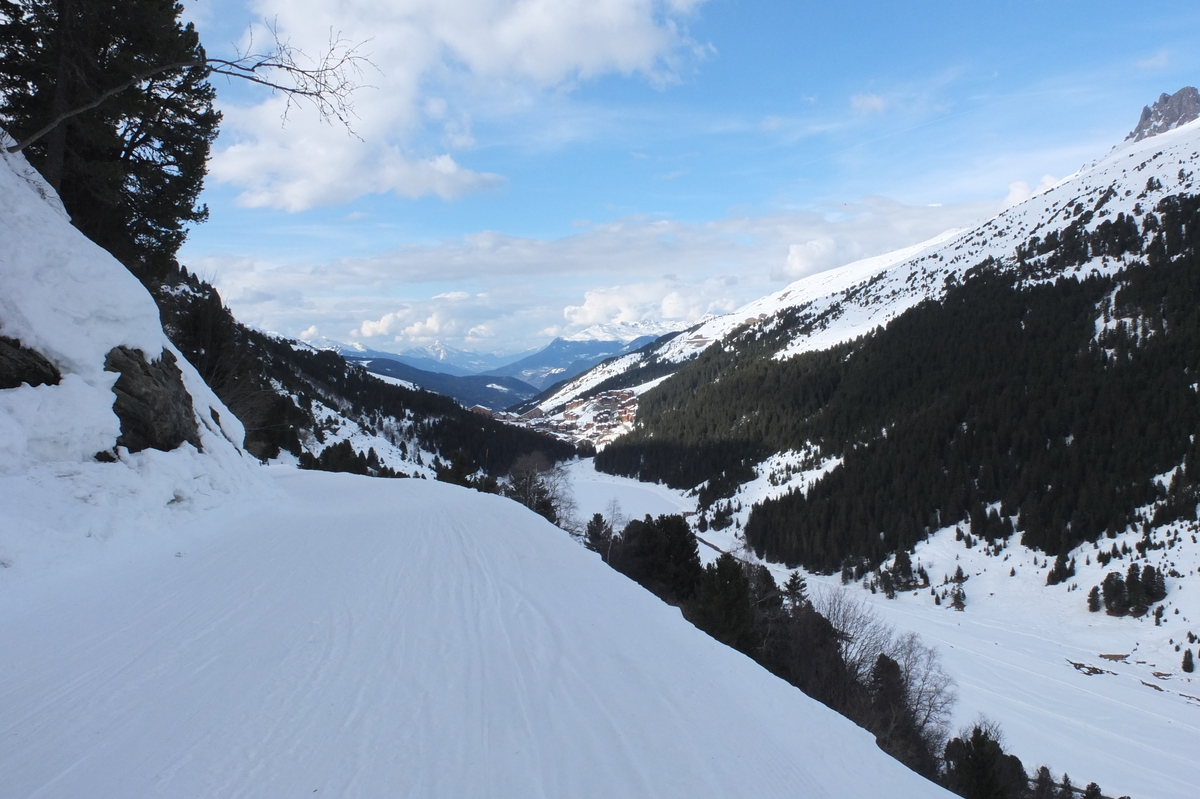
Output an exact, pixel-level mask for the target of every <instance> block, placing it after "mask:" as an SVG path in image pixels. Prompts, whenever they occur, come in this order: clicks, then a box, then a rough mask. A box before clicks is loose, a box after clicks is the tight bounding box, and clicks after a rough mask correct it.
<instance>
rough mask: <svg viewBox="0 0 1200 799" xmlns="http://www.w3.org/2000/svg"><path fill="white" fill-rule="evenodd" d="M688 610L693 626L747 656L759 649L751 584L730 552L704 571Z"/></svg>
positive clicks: (725, 553)
mask: <svg viewBox="0 0 1200 799" xmlns="http://www.w3.org/2000/svg"><path fill="white" fill-rule="evenodd" d="M687 609H688V619H689V620H690V621H691V622H692V624H695V625H696V626H697V627H699V628H700V629H701V630H703V631H704V632H706V633H708V634H709V635H711V636H712V637H713V638H715V639H717V640H718V641H720V642H721V643H723V644H726V645H727V646H731V647H733V648H734V649H736V650H738V651H739V652H746V653H750V652H753V651H754V649H755V647H756V646H757V644H758V637H757V636H756V635H755V631H754V607H753V605H752V604H751V602H750V582H749V580H747V578H746V573H745V572H744V571H743V569H742V564H740V563H739V562H738V561H737V559H736V558H734V557H733V556H732V555H730V554H729V553H728V552H724V553H722V554H721V556H720V557H719V558H717V560H716V562H714V563H710V564H708V566H706V567H705V568H704V571H703V572H702V573H701V574H700V579H699V580H698V581H697V583H696V590H695V593H694V594H693V595H692V599H691V601H690V602H689V603H688V606H687Z"/></svg>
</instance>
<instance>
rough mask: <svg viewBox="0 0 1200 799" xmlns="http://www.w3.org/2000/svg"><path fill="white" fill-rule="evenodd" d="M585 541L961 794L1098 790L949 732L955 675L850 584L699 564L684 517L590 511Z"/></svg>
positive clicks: (992, 732) (1003, 798)
mask: <svg viewBox="0 0 1200 799" xmlns="http://www.w3.org/2000/svg"><path fill="white" fill-rule="evenodd" d="M584 544H585V545H586V546H587V547H588V548H589V549H591V550H592V551H593V552H596V553H597V554H599V556H600V557H601V559H602V560H603V561H604V562H605V563H607V564H608V565H609V566H611V567H612V568H614V569H616V570H617V571H619V572H621V573H622V574H625V575H626V576H627V577H629V578H631V579H633V580H634V581H636V582H637V583H639V584H640V585H642V586H643V587H645V588H646V589H648V590H650V591H651V592H652V593H654V594H655V595H656V596H658V597H659V598H660V599H662V600H663V601H665V602H668V603H670V604H672V605H676V606H678V607H679V608H680V609H681V610H682V611H683V614H684V616H685V618H687V619H688V620H689V621H690V622H692V624H694V625H695V626H696V627H697V628H699V629H700V630H702V631H704V632H705V633H707V634H708V635H710V636H712V637H713V638H714V639H716V640H717V641H720V642H721V643H723V644H725V645H727V646H730V647H733V648H734V649H736V650H738V651H739V652H742V653H743V654H745V655H747V656H748V657H750V658H752V659H753V660H754V661H755V662H757V663H758V664H759V665H761V666H763V667H764V668H765V669H767V670H768V671H770V672H771V673H772V674H775V675H776V676H778V677H780V678H782V679H784V680H786V681H787V682H789V683H790V684H792V685H794V686H796V687H797V688H799V689H800V690H801V691H803V692H804V693H805V694H807V695H808V696H810V697H812V698H814V699H816V700H817V701H819V702H821V703H823V704H825V705H826V706H828V707H829V708H831V709H833V710H835V711H837V712H839V713H841V714H842V715H844V716H846V717H848V718H850V719H851V720H852V721H854V722H855V723H857V724H858V725H859V726H861V727H864V728H865V729H867V730H869V731H870V732H872V733H873V734H874V735H875V736H876V742H877V744H878V745H879V747H880V748H881V749H882V750H883V751H885V752H887V753H888V754H889V755H891V756H892V757H895V758H896V759H897V760H899V761H900V762H901V763H904V764H905V765H906V766H908V767H909V768H911V769H912V770H914V771H916V772H917V773H919V774H921V775H923V776H925V777H927V778H928V779H931V780H933V781H935V782H939V783H940V784H942V785H943V786H945V787H946V788H948V789H949V790H951V791H953V792H955V793H957V794H958V795H960V796H963V797H966V799H1059V797H1062V798H1063V799H1066V797H1068V796H1071V797H1073V794H1074V793H1076V792H1078V793H1082V794H1083V795H1084V796H1085V797H1087V799H1092V798H1093V797H1096V798H1098V797H1100V789H1099V787H1098V786H1096V784H1095V783H1092V784H1090V785H1088V787H1087V789H1086V790H1080V791H1077V789H1074V788H1073V787H1072V786H1071V783H1070V778H1069V777H1067V776H1066V775H1064V776H1063V778H1062V781H1061V782H1056V781H1055V780H1054V779H1053V778H1052V777H1051V775H1050V771H1049V769H1047V768H1045V767H1042V768H1040V769H1039V770H1038V771H1036V772H1035V773H1034V774H1033V775H1032V776H1031V775H1027V774H1026V772H1025V768H1024V766H1023V765H1022V763H1021V761H1020V759H1019V758H1017V757H1016V756H1014V755H1011V754H1008V753H1006V752H1005V751H1004V748H1003V736H1002V735H1001V734H1000V731H999V728H998V727H997V726H996V725H994V724H991V723H988V722H986V721H983V722H980V723H977V724H974V725H972V726H971V727H970V728H968V729H966V730H963V731H962V732H960V733H959V734H958V735H957V736H955V737H953V738H950V737H949V735H948V734H947V730H948V722H949V718H950V711H951V709H952V706H953V703H954V701H955V695H954V691H953V682H952V681H951V680H950V678H949V677H948V676H947V675H946V674H945V672H944V671H942V669H941V666H940V663H939V659H938V655H937V652H936V651H935V650H933V649H930V648H929V647H926V646H925V645H924V644H923V643H922V642H921V640H920V639H919V638H918V637H917V636H916V635H915V634H911V633H910V634H906V635H898V634H896V632H895V631H894V630H893V629H891V628H890V627H889V626H888V625H886V624H884V623H883V622H882V621H880V620H879V618H878V617H877V616H876V615H875V614H874V613H873V612H872V611H871V610H870V609H869V608H868V607H867V606H866V605H864V604H862V603H861V602H859V601H857V600H855V599H854V598H852V596H851V595H850V594H849V593H848V592H846V591H836V592H828V593H823V594H819V595H814V594H812V593H810V591H809V589H808V586H807V585H806V583H805V581H804V579H803V578H802V577H801V576H800V574H799V572H796V571H793V572H792V573H791V575H790V576H789V578H788V580H787V581H786V582H785V583H784V584H783V585H782V586H780V585H778V584H777V583H776V581H775V579H774V577H773V576H772V574H771V572H770V571H769V570H768V569H767V568H766V567H764V566H762V565H758V564H750V563H746V562H744V561H741V560H738V559H737V558H735V557H733V556H732V555H730V554H729V553H723V554H721V556H720V557H718V558H717V559H716V561H714V562H712V563H709V564H708V565H706V566H702V565H701V563H700V558H699V550H698V549H697V542H696V538H695V536H694V535H693V534H692V532H691V530H690V529H689V526H688V523H687V520H685V519H684V518H683V517H682V516H679V515H663V516H659V517H658V518H651V517H650V516H646V517H645V518H643V519H633V520H631V521H629V522H628V523H626V524H625V525H624V527H623V528H622V529H621V530H619V531H618V530H616V529H614V524H613V521H612V520H610V519H608V518H606V517H605V516H604V515H602V514H599V513H597V514H595V515H593V517H592V518H591V519H590V520H589V521H588V523H587V526H586V529H585V532H584Z"/></svg>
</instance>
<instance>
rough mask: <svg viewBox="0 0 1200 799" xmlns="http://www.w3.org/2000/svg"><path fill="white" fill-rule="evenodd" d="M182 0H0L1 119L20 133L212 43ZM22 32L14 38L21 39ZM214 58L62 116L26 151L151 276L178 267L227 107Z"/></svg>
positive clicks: (131, 263)
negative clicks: (213, 72) (218, 106)
mask: <svg viewBox="0 0 1200 799" xmlns="http://www.w3.org/2000/svg"><path fill="white" fill-rule="evenodd" d="M182 11H183V6H182V5H180V4H178V3H176V2H175V0H120V2H117V0H0V17H2V18H3V21H2V22H0V40H2V41H4V42H5V47H4V48H2V49H0V95H3V101H2V102H0V121H2V124H3V125H4V127H5V128H6V129H7V130H8V132H9V133H10V134H11V135H13V137H14V138H16V139H21V138H23V137H25V136H28V135H30V134H32V133H34V132H36V131H38V130H40V129H41V128H43V127H44V126H46V125H47V124H48V123H50V122H51V121H52V120H54V119H55V118H56V117H58V116H59V115H60V114H62V113H65V112H67V111H69V110H72V109H75V108H78V107H81V106H84V105H86V104H87V103H89V102H92V101H94V100H96V99H98V98H100V97H102V96H103V95H104V94H105V93H106V92H107V91H109V90H111V89H113V88H116V87H119V86H122V85H123V84H125V83H127V82H128V81H129V80H130V78H131V77H133V76H135V75H137V74H140V73H142V72H145V71H146V70H147V69H148V68H152V67H157V66H164V65H169V64H176V63H182V62H195V61H196V60H197V59H201V60H202V59H203V58H204V49H203V48H202V47H201V45H200V39H199V36H198V35H197V33H196V31H195V28H194V27H193V26H192V24H191V23H188V24H187V25H186V26H184V25H182V24H181V23H180V20H179V16H180V14H181V13H182ZM9 43H11V46H10V45H9ZM207 78H208V70H207V69H205V68H197V67H192V68H182V67H181V68H179V69H173V70H168V71H165V72H161V73H159V74H157V75H155V76H154V77H152V78H149V79H147V80H143V81H140V82H138V83H136V84H135V85H133V86H132V87H130V88H127V89H125V90H123V91H119V92H117V93H115V94H113V95H112V96H110V97H108V98H107V99H105V100H104V101H103V102H102V103H100V104H99V105H97V106H96V107H95V108H92V109H91V110H88V111H85V112H83V113H80V114H78V115H76V116H73V117H71V118H69V119H67V120H65V121H63V122H61V123H59V124H58V125H57V126H56V127H55V128H54V129H53V130H52V131H51V132H50V133H49V134H47V135H46V136H45V137H43V138H42V139H40V140H38V141H37V142H35V143H34V144H32V145H30V146H29V147H28V148H27V149H26V150H25V151H24V152H25V154H26V156H27V157H28V159H29V161H30V162H31V163H32V164H33V165H34V166H35V167H37V168H38V170H39V171H41V173H42V174H43V176H44V177H45V178H46V180H47V181H48V182H49V183H50V185H51V186H53V187H54V188H55V189H57V190H58V193H59V196H60V197H61V198H62V201H63V204H64V206H65V207H66V209H67V212H68V213H69V214H70V215H71V221H72V223H73V224H74V225H75V226H76V227H77V228H79V230H80V231H82V232H83V233H84V235H86V236H87V237H88V238H90V239H91V240H92V241H94V242H96V243H97V244H99V245H100V246H102V247H104V248H105V249H106V250H108V251H109V252H110V253H111V254H112V255H113V256H115V257H116V258H117V260H119V261H121V262H122V263H123V264H125V265H126V266H127V267H128V268H129V269H130V270H131V271H132V272H134V274H136V275H138V277H140V278H141V279H142V280H143V282H147V283H153V282H155V281H157V280H160V279H162V278H163V277H164V276H166V275H167V274H169V273H170V272H171V271H172V270H174V269H175V268H176V263H175V254H176V253H177V252H178V250H179V247H180V246H181V245H182V244H183V241H184V238H185V237H186V235H187V231H186V226H187V225H188V224H190V223H196V222H201V221H203V220H204V219H205V218H206V217H207V215H208V210H207V208H204V207H197V206H196V200H197V198H198V196H199V193H200V189H201V185H202V182H203V179H204V174H205V170H206V166H205V162H206V160H207V158H208V153H209V148H210V146H211V144H212V141H213V139H214V138H215V137H216V132H217V123H218V122H219V120H220V114H219V113H218V112H217V111H215V110H214V109H213V106H212V101H213V98H214V96H215V92H214V90H213V88H212V86H211V85H210V84H209V83H208V80H207Z"/></svg>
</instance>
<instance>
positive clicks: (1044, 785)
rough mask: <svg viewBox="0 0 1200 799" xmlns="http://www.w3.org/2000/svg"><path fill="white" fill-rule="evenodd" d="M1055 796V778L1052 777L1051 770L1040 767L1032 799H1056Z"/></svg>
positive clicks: (1034, 779)
mask: <svg viewBox="0 0 1200 799" xmlns="http://www.w3.org/2000/svg"><path fill="white" fill-rule="evenodd" d="M1054 794H1055V785H1054V777H1052V776H1051V775H1050V769H1048V768H1046V767H1045V766H1040V767H1038V770H1037V774H1036V775H1035V776H1034V778H1033V785H1032V790H1031V792H1030V799H1055V797H1054Z"/></svg>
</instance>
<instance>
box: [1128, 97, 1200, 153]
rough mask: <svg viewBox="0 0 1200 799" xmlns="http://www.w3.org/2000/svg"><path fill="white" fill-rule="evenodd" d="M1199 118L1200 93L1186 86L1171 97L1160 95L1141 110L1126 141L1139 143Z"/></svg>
mask: <svg viewBox="0 0 1200 799" xmlns="http://www.w3.org/2000/svg"><path fill="white" fill-rule="evenodd" d="M1197 118H1200V92H1198V91H1196V89H1195V88H1194V87H1192V86H1186V87H1184V88H1182V89H1180V90H1179V91H1177V92H1175V93H1174V94H1171V95H1166V94H1164V95H1162V96H1161V97H1159V98H1158V102H1157V103H1155V104H1154V105H1152V106H1149V105H1148V106H1146V107H1145V108H1143V109H1142V118H1141V119H1140V120H1139V121H1138V124H1137V127H1136V128H1134V129H1133V132H1132V133H1130V134H1129V135H1128V136H1126V137H1125V140H1126V141H1129V140H1130V139H1132V140H1133V141H1141V140H1142V139H1148V138H1150V137H1151V136H1157V135H1158V134H1160V133H1166V132H1167V131H1168V130H1174V129H1175V128H1177V127H1179V126H1180V125H1186V124H1187V123H1189V122H1191V121H1192V120H1194V119H1197Z"/></svg>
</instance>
